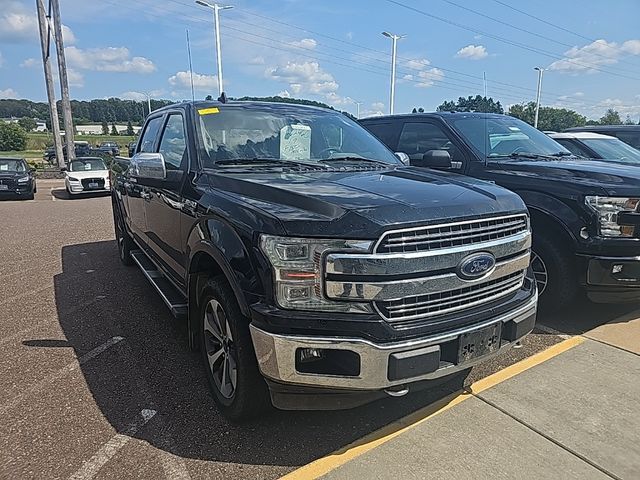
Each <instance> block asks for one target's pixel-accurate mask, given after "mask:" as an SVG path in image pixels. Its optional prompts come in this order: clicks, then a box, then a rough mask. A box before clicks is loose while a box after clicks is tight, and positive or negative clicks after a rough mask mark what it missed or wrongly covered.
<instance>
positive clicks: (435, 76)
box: [416, 67, 444, 88]
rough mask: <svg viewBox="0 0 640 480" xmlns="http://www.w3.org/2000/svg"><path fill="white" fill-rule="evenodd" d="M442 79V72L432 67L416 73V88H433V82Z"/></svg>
mask: <svg viewBox="0 0 640 480" xmlns="http://www.w3.org/2000/svg"><path fill="white" fill-rule="evenodd" d="M443 78H444V72H443V71H442V70H440V69H439V68H436V67H433V68H429V69H427V70H423V71H421V72H419V73H418V75H417V80H418V83H416V87H420V88H427V87H431V86H433V84H434V82H438V81H440V80H442V79H443Z"/></svg>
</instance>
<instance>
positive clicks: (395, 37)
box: [382, 32, 406, 115]
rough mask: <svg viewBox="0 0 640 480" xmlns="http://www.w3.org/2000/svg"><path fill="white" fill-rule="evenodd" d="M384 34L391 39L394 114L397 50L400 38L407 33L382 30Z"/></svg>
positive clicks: (391, 112)
mask: <svg viewBox="0 0 640 480" xmlns="http://www.w3.org/2000/svg"><path fill="white" fill-rule="evenodd" d="M382 35H384V36H385V37H389V38H390V39H391V93H390V94H389V114H391V115H393V104H394V102H395V97H396V50H397V43H398V40H400V39H401V38H405V37H406V35H395V34H393V33H389V32H382Z"/></svg>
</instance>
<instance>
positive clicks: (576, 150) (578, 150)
mask: <svg viewBox="0 0 640 480" xmlns="http://www.w3.org/2000/svg"><path fill="white" fill-rule="evenodd" d="M555 141H556V142H558V143H559V144H560V145H562V146H563V147H564V148H566V149H567V150H569V151H570V152H571V153H573V154H574V155H578V156H579V157H585V158H589V157H591V155H590V154H589V153H588V152H587V151H586V150H584V149H583V148H582V147H580V146H579V145H578V144H577V143H575V142H572V141H571V140H567V139H565V138H556V139H555Z"/></svg>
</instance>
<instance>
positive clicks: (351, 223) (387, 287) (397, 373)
mask: <svg viewBox="0 0 640 480" xmlns="http://www.w3.org/2000/svg"><path fill="white" fill-rule="evenodd" d="M117 160H118V161H117V162H116V163H117V164H118V165H120V166H122V165H125V166H126V165H127V163H128V167H127V168H125V169H124V171H123V172H121V173H119V174H117V175H115V178H114V180H113V182H112V200H113V214H114V221H115V230H116V238H117V243H118V248H119V254H120V258H121V260H122V262H124V263H125V264H131V263H133V262H135V263H137V264H138V266H139V267H140V268H141V269H142V271H143V272H144V274H145V275H146V276H147V277H148V279H149V280H150V281H151V283H152V284H153V285H154V286H155V288H156V289H157V290H158V292H159V293H160V295H161V297H162V298H163V300H164V301H165V302H166V303H167V305H168V307H169V308H170V309H171V311H172V313H173V314H174V315H176V316H178V317H185V318H186V319H187V322H188V329H189V341H190V344H191V347H192V348H197V349H199V350H200V351H201V353H202V360H203V364H204V366H205V368H206V372H207V378H208V380H209V384H210V387H211V391H212V394H213V397H214V399H215V401H216V402H217V404H218V406H219V408H220V410H221V411H222V412H223V413H224V414H225V415H226V416H227V417H229V418H231V419H235V420H238V419H244V418H247V417H250V416H253V415H256V414H257V413H259V412H260V411H261V410H262V408H263V407H265V406H268V405H269V403H272V404H273V405H275V406H276V407H278V408H282V409H327V408H348V407H352V406H355V405H359V404H362V403H365V402H367V401H370V400H373V399H376V398H380V397H383V396H386V395H391V396H401V395H404V394H405V393H407V392H408V391H409V390H410V389H417V388H424V387H425V386H429V385H432V384H433V383H434V382H437V381H441V380H442V379H443V378H446V377H448V376H450V375H452V374H457V375H463V374H464V373H465V372H467V371H468V368H469V367H470V366H471V365H473V364H474V363H476V362H478V361H480V360H483V359H486V358H488V357H491V356H493V355H497V354H499V353H500V352H502V351H504V350H505V349H507V348H509V347H510V346H511V345H512V344H513V343H514V342H517V341H518V340H519V339H521V338H522V337H523V336H524V335H526V334H527V333H528V332H530V331H531V330H532V329H533V327H534V323H535V316H536V303H537V290H536V283H535V279H534V277H533V273H532V271H531V270H530V268H529V261H530V244H531V234H530V227H529V217H528V214H527V210H526V207H525V205H524V203H523V202H522V200H521V199H520V198H519V197H518V196H517V195H515V194H513V193H511V192H509V191H508V190H506V189H503V188H502V187H499V186H496V185H493V184H491V183H489V182H485V181H481V180H476V179H464V178H461V177H459V176H458V175H455V174H448V173H440V172H430V171H428V170H425V169H420V168H413V167H407V166H405V165H403V163H402V162H401V161H400V160H399V159H398V158H397V157H396V156H395V155H394V154H393V153H392V152H391V151H390V150H388V149H387V148H386V147H385V146H384V145H383V144H382V143H381V142H379V141H378V140H377V139H376V138H375V137H374V136H373V135H371V134H370V133H369V132H367V131H366V130H365V129H363V128H362V127H360V126H359V125H358V124H357V123H355V122H353V121H352V120H350V119H349V118H347V117H346V116H344V115H343V114H341V113H338V112H334V111H332V110H327V109H321V108H313V107H303V106H300V105H288V104H271V103H259V102H202V103H199V102H195V103H192V102H189V103H182V104H177V105H172V106H169V107H166V108H164V109H160V110H156V111H154V112H153V113H152V114H151V115H150V116H149V118H148V119H147V121H146V123H145V125H144V127H143V130H142V133H141V136H140V140H139V142H138V144H137V146H136V152H135V154H134V155H133V157H132V158H131V159H130V161H129V160H128V159H122V158H119V159H117Z"/></svg>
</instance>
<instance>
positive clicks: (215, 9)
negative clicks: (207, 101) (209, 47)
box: [196, 0, 233, 95]
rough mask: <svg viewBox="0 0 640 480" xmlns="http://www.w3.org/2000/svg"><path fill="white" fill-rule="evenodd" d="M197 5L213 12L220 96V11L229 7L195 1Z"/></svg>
mask: <svg viewBox="0 0 640 480" xmlns="http://www.w3.org/2000/svg"><path fill="white" fill-rule="evenodd" d="M196 3H197V4H198V5H202V6H203V7H208V8H210V9H212V10H213V25H214V28H215V34H216V63H217V64H218V93H219V94H220V95H222V92H224V88H223V85H222V49H221V48H220V10H229V9H231V8H233V7H232V6H231V5H219V4H217V3H213V4H211V3H207V2H205V1H204V0H196Z"/></svg>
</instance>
